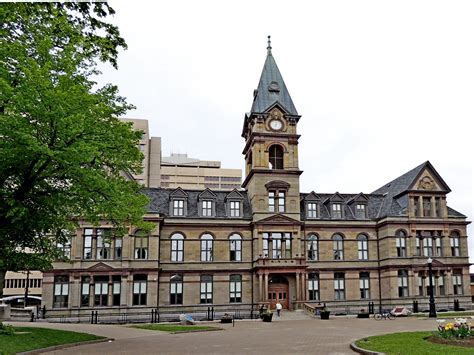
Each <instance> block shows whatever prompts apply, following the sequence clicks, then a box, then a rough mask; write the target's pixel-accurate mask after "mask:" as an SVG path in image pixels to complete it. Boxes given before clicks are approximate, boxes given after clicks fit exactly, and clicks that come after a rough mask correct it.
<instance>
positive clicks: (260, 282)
mask: <svg viewBox="0 0 474 355" xmlns="http://www.w3.org/2000/svg"><path fill="white" fill-rule="evenodd" d="M258 299H259V300H260V302H263V275H262V274H259V275H258Z"/></svg>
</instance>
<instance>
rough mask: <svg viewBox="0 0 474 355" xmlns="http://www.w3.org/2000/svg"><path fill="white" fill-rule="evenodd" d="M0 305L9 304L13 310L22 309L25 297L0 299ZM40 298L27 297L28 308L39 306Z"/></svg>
mask: <svg viewBox="0 0 474 355" xmlns="http://www.w3.org/2000/svg"><path fill="white" fill-rule="evenodd" d="M0 303H3V304H9V305H10V306H11V307H13V308H23V307H24V306H25V296H24V295H23V296H7V297H3V298H0ZM40 305H41V297H39V296H28V306H40Z"/></svg>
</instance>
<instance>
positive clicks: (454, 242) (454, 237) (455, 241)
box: [450, 232, 461, 256]
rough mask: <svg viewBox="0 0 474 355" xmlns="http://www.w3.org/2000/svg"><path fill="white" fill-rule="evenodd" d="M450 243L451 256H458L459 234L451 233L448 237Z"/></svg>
mask: <svg viewBox="0 0 474 355" xmlns="http://www.w3.org/2000/svg"><path fill="white" fill-rule="evenodd" d="M450 243H451V256H460V255H461V253H460V248H459V234H458V233H457V232H453V233H451V237H450Z"/></svg>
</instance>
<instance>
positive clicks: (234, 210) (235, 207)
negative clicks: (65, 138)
mask: <svg viewBox="0 0 474 355" xmlns="http://www.w3.org/2000/svg"><path fill="white" fill-rule="evenodd" d="M229 211H230V217H240V201H230V203H229Z"/></svg>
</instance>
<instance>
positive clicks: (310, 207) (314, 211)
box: [306, 202, 318, 218]
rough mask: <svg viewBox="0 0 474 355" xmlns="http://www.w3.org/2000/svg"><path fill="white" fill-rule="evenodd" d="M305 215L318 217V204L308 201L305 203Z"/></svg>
mask: <svg viewBox="0 0 474 355" xmlns="http://www.w3.org/2000/svg"><path fill="white" fill-rule="evenodd" d="M306 217H308V218H318V204H317V203H316V202H308V203H307V204H306Z"/></svg>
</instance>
